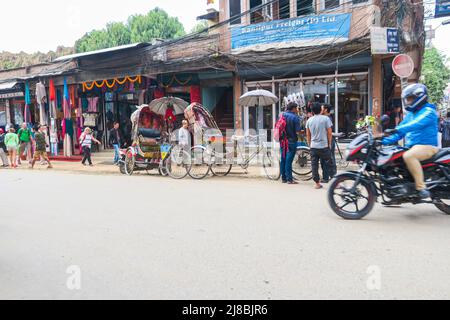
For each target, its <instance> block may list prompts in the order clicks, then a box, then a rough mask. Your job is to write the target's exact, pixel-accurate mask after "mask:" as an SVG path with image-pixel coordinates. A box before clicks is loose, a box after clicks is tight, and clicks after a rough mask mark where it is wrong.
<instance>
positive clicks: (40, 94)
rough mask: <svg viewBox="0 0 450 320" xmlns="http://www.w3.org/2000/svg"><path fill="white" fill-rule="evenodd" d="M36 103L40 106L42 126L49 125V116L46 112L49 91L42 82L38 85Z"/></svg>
mask: <svg viewBox="0 0 450 320" xmlns="http://www.w3.org/2000/svg"><path fill="white" fill-rule="evenodd" d="M36 101H37V104H38V106H39V117H40V119H39V122H40V123H41V124H42V125H47V115H46V112H45V104H46V101H47V91H46V90H45V86H44V84H43V83H42V82H40V81H39V83H38V84H36Z"/></svg>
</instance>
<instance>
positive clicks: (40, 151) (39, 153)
mask: <svg viewBox="0 0 450 320" xmlns="http://www.w3.org/2000/svg"><path fill="white" fill-rule="evenodd" d="M44 130H45V127H43V126H40V127H39V128H38V130H37V131H36V133H35V135H34V138H35V141H36V150H35V151H34V156H33V160H32V161H31V169H34V165H35V163H36V161H39V160H40V159H41V158H42V159H43V160H44V161H46V162H47V163H48V167H47V168H48V169H52V168H53V166H52V164H51V163H50V159H49V158H48V155H47V141H46V140H45V131H44Z"/></svg>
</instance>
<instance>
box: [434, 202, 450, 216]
mask: <svg viewBox="0 0 450 320" xmlns="http://www.w3.org/2000/svg"><path fill="white" fill-rule="evenodd" d="M436 208H438V209H439V210H441V211H442V212H443V213H445V214H447V215H450V201H449V200H441V203H439V204H436Z"/></svg>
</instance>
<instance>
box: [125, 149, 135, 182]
mask: <svg viewBox="0 0 450 320" xmlns="http://www.w3.org/2000/svg"><path fill="white" fill-rule="evenodd" d="M135 165H136V157H135V156H134V154H133V153H132V152H131V151H128V152H127V154H126V157H125V173H126V174H127V175H128V176H131V175H133V173H134V168H135Z"/></svg>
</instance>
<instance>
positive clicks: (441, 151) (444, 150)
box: [422, 148, 450, 164]
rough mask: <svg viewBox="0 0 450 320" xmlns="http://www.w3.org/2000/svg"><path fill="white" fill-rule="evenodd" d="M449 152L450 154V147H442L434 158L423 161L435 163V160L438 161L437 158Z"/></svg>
mask: <svg viewBox="0 0 450 320" xmlns="http://www.w3.org/2000/svg"><path fill="white" fill-rule="evenodd" d="M449 154H450V148H445V149H441V150H439V152H438V153H436V155H435V156H434V157H433V158H431V159H429V160H426V161H423V162H422V163H424V164H428V163H433V162H436V161H437V160H439V159H440V158H442V157H445V156H447V155H449Z"/></svg>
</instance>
